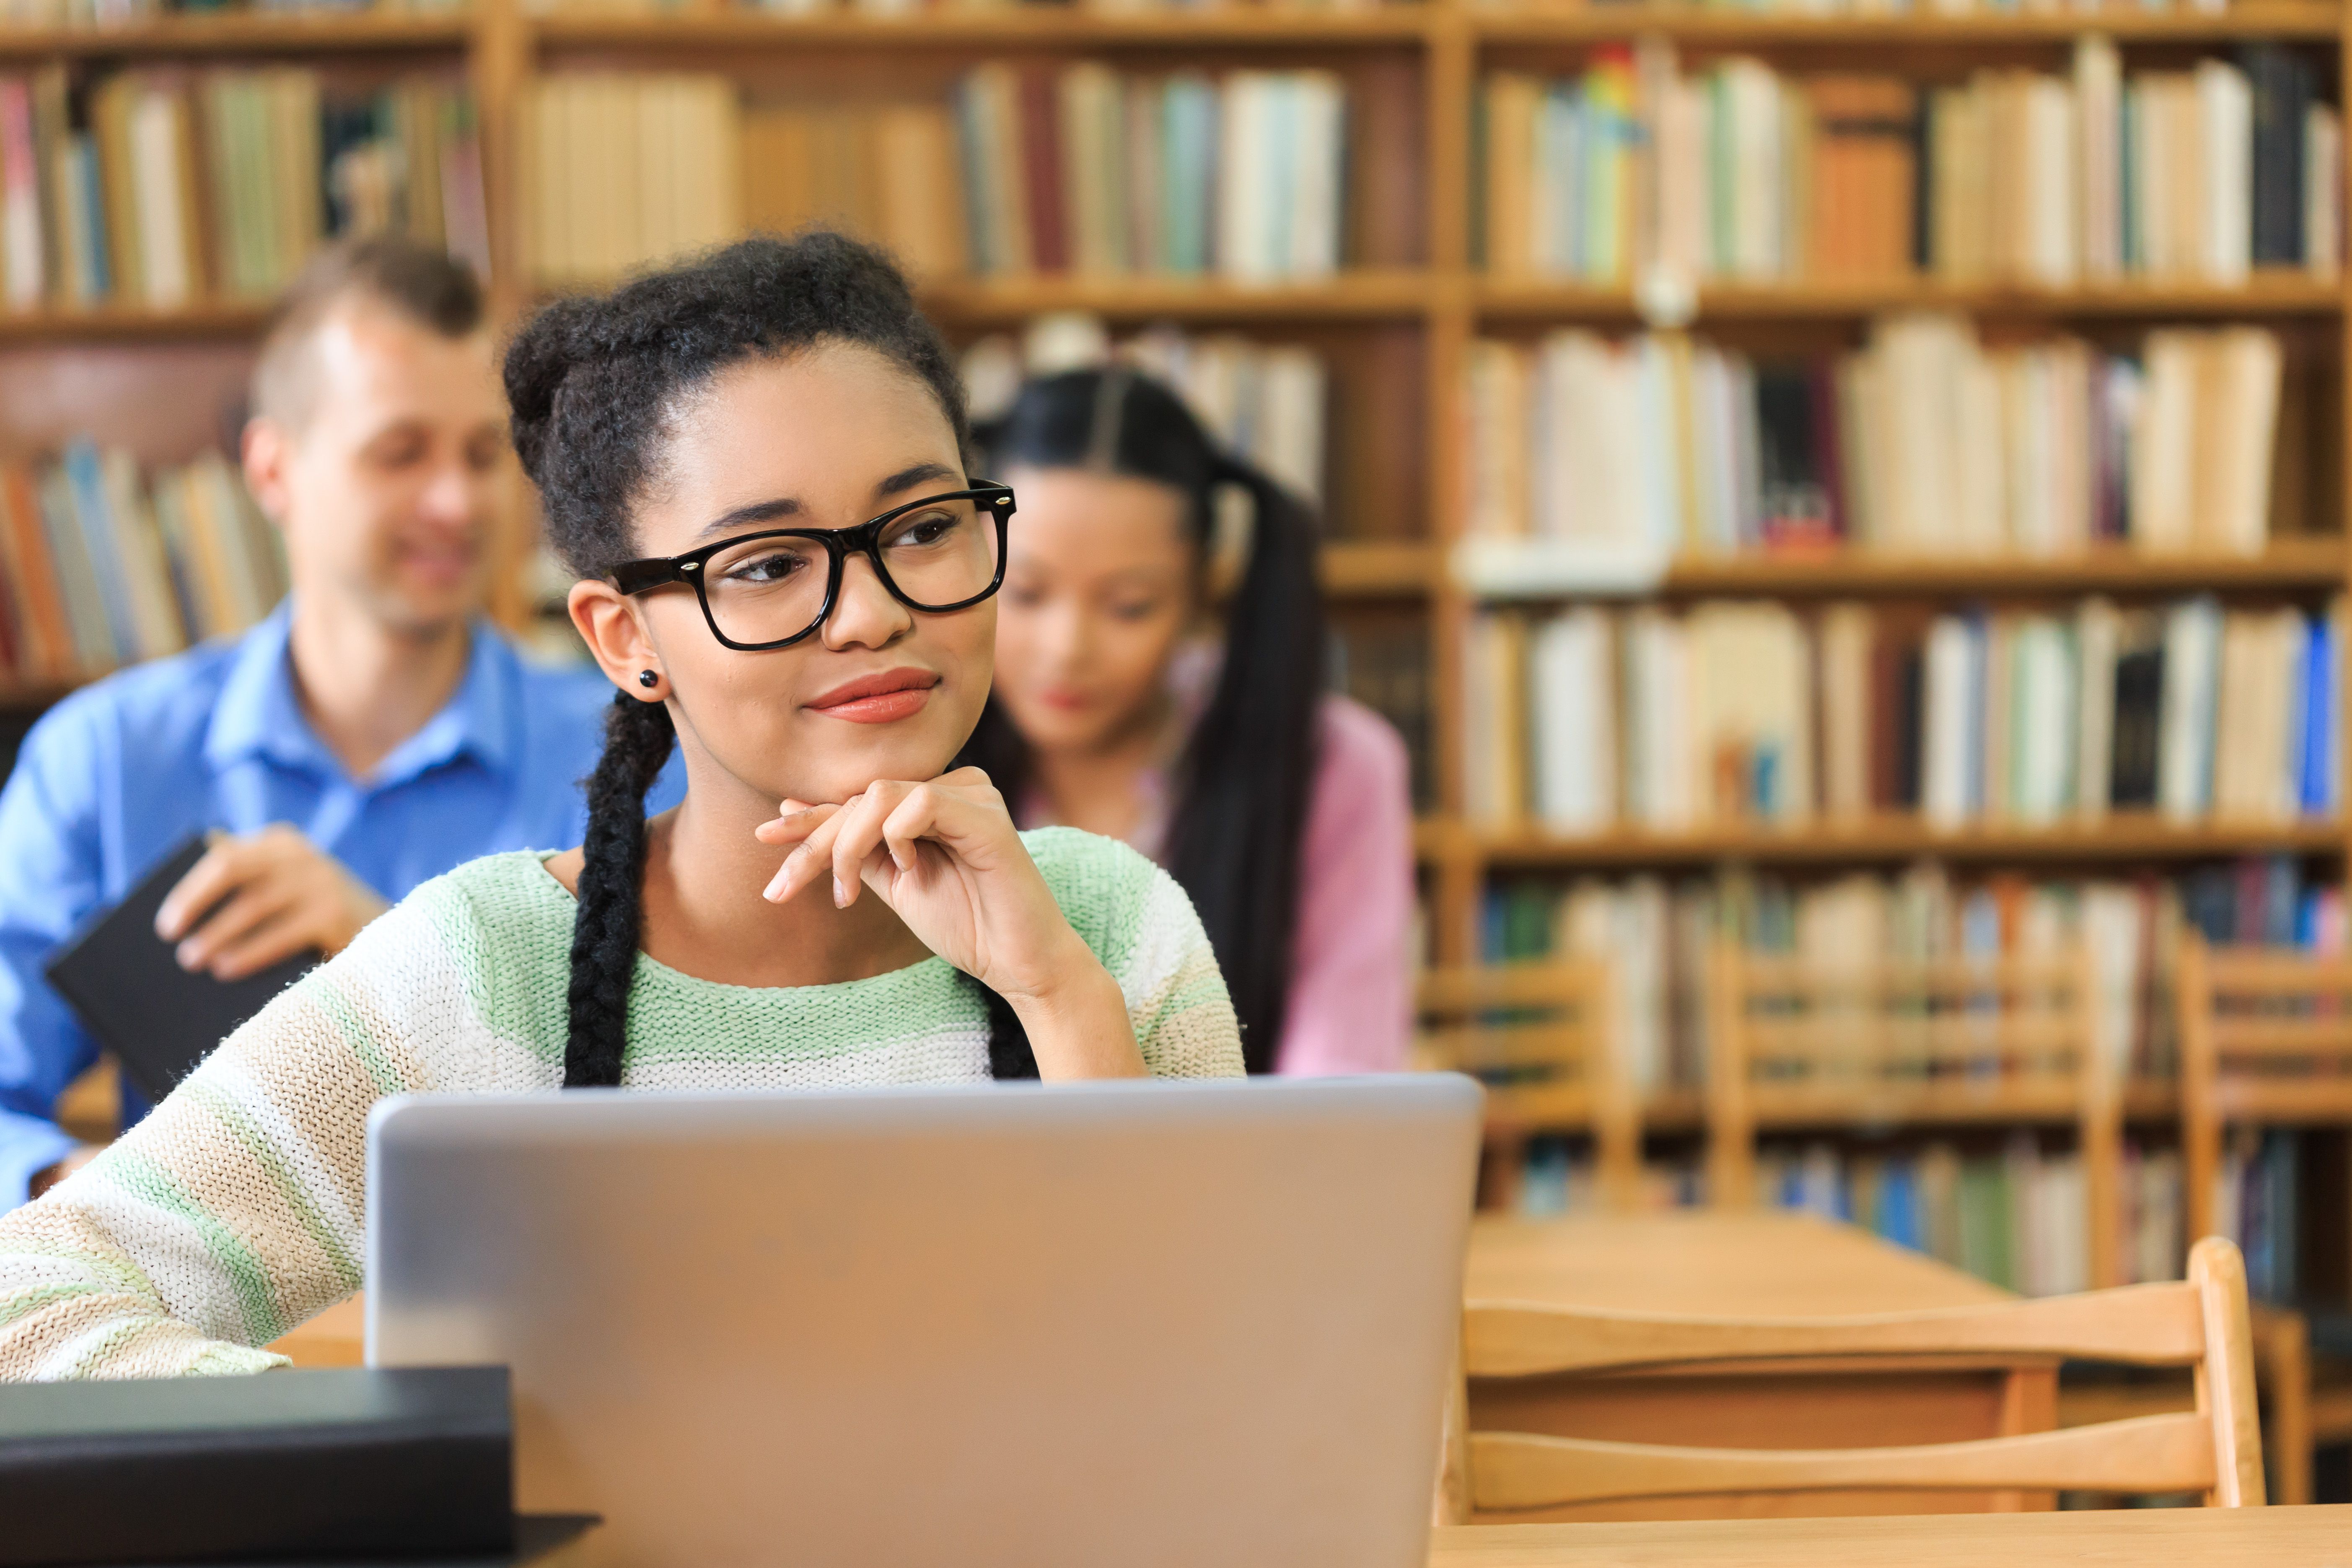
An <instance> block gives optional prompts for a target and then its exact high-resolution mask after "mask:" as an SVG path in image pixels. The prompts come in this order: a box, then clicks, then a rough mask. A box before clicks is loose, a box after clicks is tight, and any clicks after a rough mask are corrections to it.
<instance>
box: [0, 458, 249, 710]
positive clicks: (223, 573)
mask: <svg viewBox="0 0 2352 1568" xmlns="http://www.w3.org/2000/svg"><path fill="white" fill-rule="evenodd" d="M285 592H286V566H285V561H284V557H283V555H282V553H281V552H280V547H279V544H278V531H277V530H276V529H274V528H272V527H271V526H270V525H269V524H268V521H265V520H264V519H263V518H262V516H261V514H260V513H259V511H258V510H257V509H256V508H255V507H254V504H253V501H252V500H251V498H250V497H249V496H248V495H247V491H246V488H245V481H244V479H243V478H242V477H241V476H239V475H238V474H237V472H236V469H234V468H231V467H230V465H229V463H228V461H227V459H226V458H223V457H221V456H220V454H218V453H217V452H205V453H203V454H201V455H199V456H198V457H197V458H195V459H194V461H192V462H189V463H187V464H185V465H184V466H182V467H179V468H159V469H157V470H156V471H155V473H154V474H153V475H152V479H142V477H141V475H140V472H139V465H138V462H137V461H136V460H135V459H134V458H132V457H131V454H130V453H128V452H124V451H121V450H119V449H109V450H103V451H101V450H100V448H99V447H97V446H95V445H94V444H92V443H91V442H89V441H87V440H79V441H75V442H73V443H71V444H69V445H68V447H66V448H65V450H64V451H63V453H61V454H60V455H59V456H58V458H57V460H55V461H53V462H47V463H40V464H33V463H22V462H19V463H9V464H6V465H5V466H0V661H5V669H6V671H7V673H8V675H9V676H10V677H11V678H12V679H19V680H29V681H37V682H40V681H55V680H72V679H85V678H88V677H91V676H95V675H99V674H101V673H103V672H105V671H106V670H108V669H110V668H114V667H116V666H118V665H125V664H131V663H135V662H137V661H138V660H140V659H144V658H160V657H162V656H163V655H165V654H172V653H177V652H179V651H180V650H182V649H183V648H185V647H188V646H189V645H191V644H192V643H195V642H198V641H201V640H203V639H204V638H205V637H219V636H223V635H225V634H227V633H232V632H236V631H241V630H243V629H244V628H245V627H247V626H251V625H253V623H255V622H256V621H258V620H259V619H261V618H262V617H263V616H266V615H268V613H269V610H270V607H271V606H272V605H276V604H277V603H278V599H279V598H280V597H282V596H283V595H284V594H285Z"/></svg>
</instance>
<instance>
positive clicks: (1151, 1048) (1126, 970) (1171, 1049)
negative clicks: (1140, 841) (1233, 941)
mask: <svg viewBox="0 0 2352 1568" xmlns="http://www.w3.org/2000/svg"><path fill="white" fill-rule="evenodd" d="M1021 837H1022V840H1023V841H1024V843H1026V844H1027V845H1028V846H1029V853H1030V856H1031V857H1032V858H1034V860H1035V861H1036V862H1037V869H1038V870H1039V871H1040V872H1042V873H1044V875H1045V884H1046V886H1047V887H1049V888H1051V889H1053V890H1054V897H1055V900H1057V901H1058V902H1059V903H1060V904H1061V906H1062V912H1063V914H1064V915H1066V916H1067V917H1068V919H1069V921H1070V925H1071V927H1072V928H1073V929H1074V930H1076V931H1077V933H1078V935H1079V936H1080V937H1081V938H1083V939H1084V940H1085V942H1086V943H1087V946H1088V947H1091V948H1093V949H1094V951H1095V955H1096V956H1097V958H1100V959H1101V960H1102V962H1103V967H1104V968H1106V969H1108V970H1109V971H1110V973H1111V978H1112V979H1114V980H1116V981H1118V988H1119V991H1120V992H1121V994H1124V995H1125V996H1126V998H1127V1014H1128V1018H1129V1022H1131V1023H1132V1024H1133V1025H1134V1026H1135V1044H1136V1047H1137V1048H1138V1049H1139V1050H1140V1051H1141V1052H1142V1053H1143V1065H1144V1066H1145V1067H1147V1068H1150V1070H1151V1072H1152V1074H1153V1075H1154V1076H1155V1077H1159V1078H1239V1077H1240V1076H1241V1075H1242V1037H1241V1026H1240V1025H1239V1024H1238V1023H1237V1022H1236V1021H1235V1019H1234V1003H1233V998H1232V997H1231V996H1230V995H1228V994H1226V991H1225V976H1224V973H1223V971H1222V970H1220V969H1219V968H1218V967H1217V958H1216V954H1215V953H1214V952H1213V951H1211V949H1210V946H1209V933H1208V932H1207V931H1204V930H1202V926H1201V917H1200V915H1199V914H1198V913H1197V912H1195V910H1193V908H1192V900H1191V899H1189V898H1187V897H1185V894H1184V889H1182V888H1181V886H1179V885H1178V884H1177V881H1176V879H1175V878H1173V877H1171V876H1170V875H1169V874H1168V873H1167V872H1165V871H1163V870H1161V869H1160V868H1159V867H1158V866H1155V865H1153V864H1152V863H1151V862H1150V860H1147V859H1146V858H1143V857H1142V856H1141V855H1139V854H1138V853H1137V852H1136V851H1135V850H1133V849H1131V848H1129V847H1128V846H1126V845H1124V844H1122V843H1120V842H1119V841H1118V840H1117V839H1115V838H1105V837H1101V836H1100V835H1097V834H1093V833H1081V832H1079V831H1078V830H1077V829H1076V828H1073V827H1038V828H1033V829H1031V830H1030V831H1029V832H1027V833H1024V834H1023V835H1022V836H1021Z"/></svg>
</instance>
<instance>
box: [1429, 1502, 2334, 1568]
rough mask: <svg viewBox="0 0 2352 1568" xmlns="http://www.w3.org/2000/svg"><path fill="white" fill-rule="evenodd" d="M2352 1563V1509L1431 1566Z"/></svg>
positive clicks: (2071, 1518)
mask: <svg viewBox="0 0 2352 1568" xmlns="http://www.w3.org/2000/svg"><path fill="white" fill-rule="evenodd" d="M2044 1563H2049V1564H2066V1565H2068V1568H2072V1565H2074V1564H2077V1563H2105V1564H2110V1565H2113V1568H2124V1565H2126V1564H2129V1565H2137V1564H2142V1563H2150V1564H2159V1565H2161V1564H2171V1563H2179V1564H2181V1565H2182V1568H2189V1565H2191V1564H2193V1565H2194V1568H2237V1565H2239V1564H2243V1565H2244V1568H2352V1506H2334V1507H2327V1508H2199V1509H2174V1508H2149V1509H2118V1510H2114V1511H2111V1512H2108V1511H2102V1512H2082V1513H2007V1514H1998V1513H1982V1514H1972V1515H1968V1516H1965V1517H1961V1518H1954V1517H1951V1516H1949V1515H1943V1516H1935V1515H1926V1516H1921V1515H1914V1516H1911V1517H1909V1518H1902V1519H1753V1520H1749V1519H1739V1520H1707V1521H1693V1520H1673V1521H1660V1522H1654V1523H1648V1524H1495V1525H1469V1526H1465V1527H1464V1528H1462V1529H1459V1530H1441V1531H1438V1532H1437V1535H1436V1539H1435V1540H1434V1541H1433V1542H1432V1543H1431V1546H1430V1552H1429V1568H2042V1564H2044Z"/></svg>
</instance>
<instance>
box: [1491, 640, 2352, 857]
mask: <svg viewBox="0 0 2352 1568" xmlns="http://www.w3.org/2000/svg"><path fill="white" fill-rule="evenodd" d="M2343 615H2344V612H2343V608H2342V605H2341V604H2340V603H2339V604H2338V605H2336V607H2335V608H2333V609H2332V610H2331V611H2330V612H2329V613H2328V614H2327V615H2326V616H2307V615H2305V613H2304V612H2302V611H2299V610H2295V609H2292V608H2280V609H2265V610H2243V611H2228V612H2224V611H2223V610H2222V609H2221V606H2220V605H2218V604H2216V603H2215V602H2214V601H2213V600H2211V599H2210V598H2202V597H2200V598H2194V599H2189V600H2185V601H2182V602H2179V603H2177V604H2174V605H2169V606H2165V607H2160V608H2156V607H2134V608H2130V609H2120V608H2118V607H2117V606H2116V605H2114V604H2112V603H2110V602H2109V601H2107V600H2105V599H2104V598H2091V599H2088V600H2085V601H2084V602H2082V603H2081V604H2079V605H2076V606H2075V608H2074V611H2073V612H2072V613H2071V614H2059V613H2054V612H2046V611H2024V610H2018V611H1999V612H1992V613H1983V612H1974V611H1971V612H1964V613H1947V614H1942V615H1927V614H1924V613H1921V612H1914V611H1909V610H1904V609H1892V608H1889V609H1881V608H1874V607H1873V606H1870V605H1859V604H1840V605H1831V606H1829V607H1827V608H1826V609H1825V610H1824V611H1823V612H1822V614H1821V615H1820V616H1819V617H1818V618H1817V619H1812V618H1808V617H1806V616H1801V615H1800V614H1799V612H1798V611H1797V610H1795V609H1793V608H1791V607H1790V606H1789V605H1783V604H1778V603H1773V602H1769V601H1738V602H1708V603H1702V604H1699V605H1695V606H1693V607H1692V608H1691V609H1690V610H1689V611H1688V612H1687V613H1685V614H1682V615H1673V614H1669V613H1668V612H1666V611H1664V610H1663V609H1660V608H1657V607H1643V608H1638V609H1633V610H1630V611H1623V612H1617V611H1611V610H1605V609H1601V608H1598V607H1594V606H1589V605H1588V606H1580V607H1577V608H1574V609H1570V610H1568V611H1565V612H1562V613H1560V614H1558V615H1553V616H1541V617H1530V616H1528V615H1525V614H1523V613H1521V612H1518V611H1514V610H1487V611H1484V612H1481V613H1480V614H1479V615H1478V616H1475V618H1474V620H1473V622H1472V625H1471V628H1470V633H1469V638H1468V643H1467V647H1466V650H1465V666H1466V668H1465V675H1466V684H1467V690H1468V694H1469V701H1468V711H1467V721H1468V722H1467V725H1466V731H1467V732H1466V734H1465V759H1466V765H1467V771H1468V773H1467V778H1466V780H1465V784H1466V785H1467V804H1468V808H1469V816H1470V817H1471V819H1472V820H1473V821H1474V822H1478V823H1482V824H1486V825H1488V826H1496V827H1504V828H1507V827H1511V826H1517V825H1520V824H1523V823H1527V822H1530V821H1535V822H1540V823H1541V824H1543V825H1544V826H1546V827H1548V828H1549V829H1550V830H1552V831H1554V832H1558V833H1561V834H1568V835H1591V834H1598V833H1605V832H1607V831H1609V830H1611V829H1612V828H1615V827H1618V826H1637V827H1640V828H1643V829H1649V830H1654V831H1662V832H1675V831H1687V830H1690V829H1694V828H1704V827H1707V826H1721V825H1739V824H1751V825H1755V826H1762V827H1786V826H1794V825H1798V824H1802V823H1806V822H1810V821H1813V820H1816V819H1820V818H1823V817H1826V818H1829V819H1831V820H1833V821H1834V820H1859V819H1862V818H1864V817H1867V816H1871V815H1873V814H1881V813H1909V812H1917V813H1919V814H1920V815H1921V816H1924V818H1925V819H1926V820H1927V823H1928V824H1930V825H1931V826H1936V827H1941V828H1952V827H1960V826H1967V825H1969V824H1973V823H1992V824H2000V825H2016V826H2029V827H2030V826H2056V825H2058V824H2061V823H2063V822H2069V821H2075V822H2087V821H2095V820H2097V819H2099V818H2100V817H2102V816H2105V815H2106V814H2107V813H2108V812H2109V811H2110V810H2111V809H2112V810H2116V811H2131V810H2140V811H2154V812H2158V813H2160V814H2161V815H2162V816H2163V817H2164V818H2165V819H2167V820H2169V821H2173V822H2179V823H2197V822H2204V821H2219V822H2223V823H2227V824H2232V825H2244V826H2272V827H2275V826H2287V825H2290V824H2292V823H2294V822H2295V821H2297V820H2300V819H2306V818H2307V819H2315V820H2325V819H2327V818H2330V817H2332V816H2335V815H2336V813H2337V812H2338V811H2339V810H2340V809H2341V807H2342V804H2343V770H2342V765H2341V762H2340V759H2339V758H2338V756H2337V752H2338V750H2339V748H2340V746H2341V736H2342V730H2341V728H2340V717H2339V715H2340V712H2341V708H2342V684H2341V674H2340V662H2341V657H2342V648H2343V637H2344V620H2343Z"/></svg>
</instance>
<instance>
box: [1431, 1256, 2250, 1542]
mask: <svg viewBox="0 0 2352 1568" xmlns="http://www.w3.org/2000/svg"><path fill="white" fill-rule="evenodd" d="M1955 1356H1963V1357H1979V1356H1993V1357H2010V1356H2016V1357H2029V1358H2031V1357H2042V1356H2048V1357H2051V1358H2053V1359H2057V1358H2064V1357H2080V1358H2085V1359H2091V1360H2098V1361H2108V1362H2120V1363H2128V1364H2131V1365H2137V1366H2189V1367H2194V1368H2195V1369H2196V1375H2195V1382H2196V1388H2197V1409H2196V1411H2195V1413H2193V1414H2191V1413H2189V1412H2185V1411H2184V1412H2181V1413H2179V1414H2176V1415H2150V1416H2140V1417H2137V1418H2135V1419H2131V1420H2124V1421H2110V1422H2105V1423H2101V1424H2099V1425H2096V1426H2076V1427H2071V1428H2068V1429H2066V1430H2064V1431H2057V1432H2037V1433H2029V1434H2026V1435H2023V1436H2010V1437H1988V1438H1983V1439H1980V1440H1978V1441H1974V1442H1964V1443H1937V1444H1928V1445H1921V1446H1916V1447H1884V1448H1832V1449H1769V1448H1685V1447H1661V1446H1656V1445H1651V1444H1640V1443H1612V1442H1599V1441H1592V1440H1587V1439H1581V1438H1570V1437H1553V1436H1537V1435H1534V1434H1528V1433H1512V1432H1474V1431H1471V1430H1469V1429H1468V1428H1469V1422H1468V1402H1467V1398H1466V1394H1463V1393H1460V1392H1457V1394H1456V1397H1455V1399H1454V1405H1453V1412H1454V1414H1453V1416H1452V1417H1451V1419H1450V1421H1449V1425H1448V1431H1447V1438H1446V1447H1445V1454H1446V1467H1445V1472H1444V1476H1443V1477H1442V1478H1441V1481H1440V1485H1439V1489H1438V1499H1439V1501H1438V1511H1439V1515H1440V1517H1441V1520H1443V1521H1446V1522H1455V1523H1461V1522H1467V1521H1469V1520H1470V1519H1471V1518H1472V1517H1473V1516H1483V1517H1486V1518H1493V1517H1495V1516H1498V1515H1499V1516H1508V1515H1510V1514H1512V1513H1514V1512H1521V1511H1525V1510H1533V1509H1546V1508H1559V1507H1565V1506H1569V1505H1572V1504H1579V1503H1591V1502H1603V1501H1611V1500H1626V1499H1635V1498H1668V1497H1694V1496H1699V1495H1703V1494H1720V1493H1745V1492H1800V1491H1823V1490H1848V1489H1870V1488H1900V1489H1928V1490H1940V1489H1951V1490H1970V1491H1973V1490H1979V1489H2012V1488H2013V1489H2029V1490H2031V1489H2040V1490H2047V1489H2052V1488H2059V1489H2083V1490H2087V1491H2106V1492H2124V1493H2135V1494H2142V1495H2152V1494H2158V1493H2167V1492H2191V1491H2193V1492H2199V1493H2201V1494H2203V1496H2204V1498H2205V1500H2206V1502H2207V1503H2208V1504H2209V1505H2215V1506H2221V1507H2231V1508H2235V1507H2244V1506H2250V1505H2253V1504H2258V1503H2260V1502H2262V1501H2263V1456H2262V1435H2261V1429H2260V1427H2259V1426H2258V1425H2257V1424H2256V1419H2255V1408H2254V1372H2253V1353H2252V1341H2251V1338H2250V1336H2249V1333H2248V1330H2247V1320H2246V1280H2245V1269H2244V1265H2243V1263H2242V1260H2241V1259H2240V1258H2239V1256H2238V1249H2237V1248H2236V1247H2234V1246H2232V1245H2231V1243H2229V1242H2228V1241H2226V1240H2223V1239H2221V1238H2220V1237H2209V1238H2208V1239H2206V1240H2204V1241H2201V1242H2199V1243H2198V1244H2197V1247H2195V1249H2194V1250H2193V1251H2191V1253H2190V1254H2189V1279H2187V1281H2185V1282H2181V1283H2173V1284H2163V1285H2131V1286H2126V1287H2123V1288H2121V1289H2112V1290H2095V1291H2090V1292H2086V1293H2084V1294H2082V1295H2077V1296H2053V1297H2048V1298H2045V1299H2043V1300H2032V1301H2027V1300H2020V1301H2004V1302H1996V1303H1993V1304H1991V1305H1989V1306H1981V1307H1963V1308H1951V1309H1944V1310H1935V1311H1924V1312H1887V1313H1874V1314H1871V1315H1868V1316H1861V1317H1846V1318H1780V1319H1741V1318H1699V1317H1674V1316H1664V1315H1655V1314H1643V1313H1625V1312H1601V1311H1581V1310H1572V1309H1567V1308H1559V1307H1550V1306H1538V1305H1529V1304H1525V1303H1517V1302H1510V1301H1472V1302H1470V1303H1469V1304H1468V1307H1467V1309H1466V1310H1465V1314H1464V1318H1463V1332H1462V1366H1463V1369H1464V1371H1465V1374H1466V1376H1467V1377H1468V1378H1512V1377H1532V1376H1548V1375H1559V1374H1563V1373H1566V1374H1594V1373H1616V1372H1629V1371H1636V1370H1645V1371H1646V1370H1655V1369H1660V1368H1671V1367H1677V1366H1690V1365H1706V1366H1711V1367H1721V1366H1724V1365H1727V1364H1741V1363H1744V1364H1748V1365H1754V1364H1757V1363H1773V1362H1788V1361H1794V1360H1800V1359H1804V1360H1813V1361H1819V1360H1822V1359H1833V1360H1837V1361H1841V1362H1844V1361H1852V1362H1853V1363H1857V1364H1870V1365H1884V1364H1885V1363H1899V1362H1901V1361H1904V1360H1906V1359H1912V1360H1936V1361H1939V1362H1941V1363H1944V1364H1948V1363H1949V1362H1950V1359H1951V1358H1953V1357H1955Z"/></svg>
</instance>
